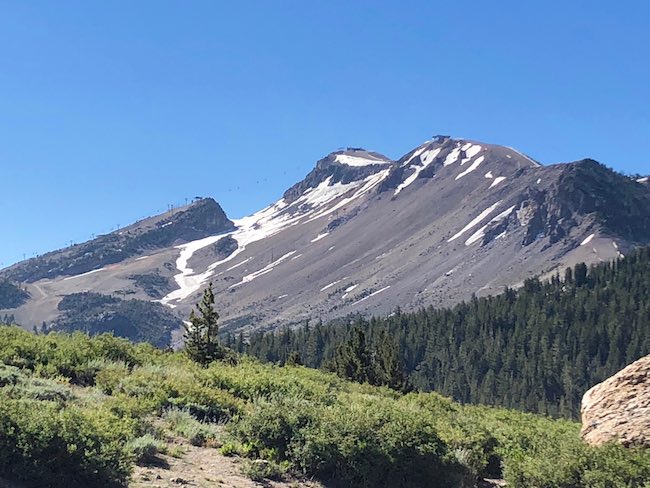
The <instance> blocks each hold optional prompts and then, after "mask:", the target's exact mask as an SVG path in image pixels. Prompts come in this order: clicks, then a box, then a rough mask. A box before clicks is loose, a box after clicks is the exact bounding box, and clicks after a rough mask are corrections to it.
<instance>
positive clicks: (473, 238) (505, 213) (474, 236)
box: [465, 205, 515, 246]
mask: <svg viewBox="0 0 650 488" xmlns="http://www.w3.org/2000/svg"><path fill="white" fill-rule="evenodd" d="M514 209H515V205H513V206H512V207H510V208H509V209H507V210H505V211H503V212H501V213H500V214H499V215H497V216H496V217H494V218H493V219H492V220H490V221H489V222H488V223H487V224H485V225H484V226H483V227H481V228H480V229H479V230H477V231H476V232H474V233H473V234H472V235H471V236H470V237H469V239H467V240H466V241H465V245H466V246H471V245H472V244H474V243H475V242H476V241H478V240H479V239H483V237H484V236H485V229H487V226H488V225H490V224H493V223H495V222H500V221H501V220H503V219H505V218H506V217H508V216H509V215H510V214H511V213H512V212H513V210H514ZM503 235H505V232H503V233H502V234H499V236H497V238H498V237H502V236H503Z"/></svg>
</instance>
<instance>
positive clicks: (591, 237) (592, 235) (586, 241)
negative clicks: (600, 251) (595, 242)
mask: <svg viewBox="0 0 650 488" xmlns="http://www.w3.org/2000/svg"><path fill="white" fill-rule="evenodd" d="M593 238H594V234H589V235H588V236H587V237H586V238H585V240H584V241H582V242H581V243H580V245H581V246H586V245H587V244H589V243H590V242H591V240H592V239H593Z"/></svg>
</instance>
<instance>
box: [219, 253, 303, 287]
mask: <svg viewBox="0 0 650 488" xmlns="http://www.w3.org/2000/svg"><path fill="white" fill-rule="evenodd" d="M294 254H296V251H295V250H294V251H290V252H288V253H286V254H285V255H283V256H282V257H280V258H278V259H276V260H275V261H273V262H271V263H269V264H267V265H266V266H264V267H263V268H262V269H260V270H257V271H255V272H253V273H250V274H247V275H246V276H244V277H243V278H242V279H241V281H240V282H239V283H235V284H234V285H231V286H229V287H228V288H236V287H238V286H241V285H243V284H244V283H250V282H251V281H253V280H254V279H255V278H259V277H260V276H262V275H265V274H266V273H270V272H271V271H273V269H274V268H275V267H276V266H277V265H278V264H280V263H281V262H282V261H285V260H286V259H288V258H290V257H291V256H293V255H294Z"/></svg>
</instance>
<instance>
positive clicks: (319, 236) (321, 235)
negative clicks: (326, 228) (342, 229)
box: [310, 232, 330, 242]
mask: <svg viewBox="0 0 650 488" xmlns="http://www.w3.org/2000/svg"><path fill="white" fill-rule="evenodd" d="M328 235H330V233H329V232H324V233H322V234H318V235H317V236H316V237H314V238H313V239H312V240H311V241H310V242H317V241H320V240H321V239H322V238H324V237H327V236H328Z"/></svg>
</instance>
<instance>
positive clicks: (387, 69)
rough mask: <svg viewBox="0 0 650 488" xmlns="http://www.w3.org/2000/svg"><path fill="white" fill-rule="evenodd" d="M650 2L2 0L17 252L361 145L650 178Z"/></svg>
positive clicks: (4, 144)
mask: <svg viewBox="0 0 650 488" xmlns="http://www.w3.org/2000/svg"><path fill="white" fill-rule="evenodd" d="M648 19H650V2H645V1H642V0H638V1H621V2H617V3H616V5H614V4H613V3H611V2H600V1H593V0H592V1H580V0H574V1H571V2H566V1H563V2H559V1H545V2H522V1H521V0H519V1H516V2H515V1H499V2H485V1H479V0H477V1H472V2H469V1H464V2H463V1H458V2H450V1H448V2H432V1H400V2H397V1H394V2H381V1H367V2H355V1H332V0H328V1H316V0H313V1H312V0H310V1H280V0H278V1H259V2H243V1H242V2H221V1H180V0H179V1H173V2H172V1H161V0H156V1H143V0H138V1H137V2H133V1H124V0H115V1H111V2H88V1H85V0H84V1H68V0H56V1H54V0H51V1H35V2H24V1H22V0H15V1H4V0H0V63H1V64H0V182H1V183H2V192H1V193H0V225H1V228H2V229H3V234H4V236H3V237H4V238H3V239H2V244H0V263H2V264H3V265H5V266H6V265H8V264H10V263H12V262H14V261H17V260H19V259H22V256H23V254H25V255H26V256H27V257H29V256H31V255H32V254H33V253H42V252H45V251H48V250H52V249H54V248H59V247H62V246H64V245H66V244H67V243H69V242H70V241H75V242H80V241H83V240H86V239H88V238H90V236H91V234H93V233H94V234H99V233H104V232H108V231H110V230H111V229H112V228H115V227H116V226H117V225H125V224H128V223H130V222H132V221H134V220H137V219H138V218H141V217H144V216H146V215H151V214H154V213H156V212H157V211H163V210H165V209H166V208H167V205H168V204H169V203H181V202H183V201H184V199H185V198H187V197H189V198H191V197H193V196H196V195H201V196H212V197H214V198H215V199H216V200H217V201H219V202H220V203H221V205H222V206H223V207H224V209H225V210H226V212H227V213H228V215H229V216H231V217H233V218H234V217H240V216H243V215H245V214H248V213H251V212H252V211H254V210H257V209H259V208H261V207H262V206H264V205H266V204H267V203H270V202H271V201H274V200H276V199H277V198H278V197H279V196H280V195H281V194H282V193H283V191H284V190H285V189H286V188H287V187H289V186H290V185H292V184H293V183H295V182H297V181H298V180H300V179H301V178H302V177H303V176H304V175H305V174H306V173H307V172H309V170H310V169H311V168H312V166H313V165H314V163H315V161H316V160H317V159H319V158H321V157H323V156H324V155H326V154H327V153H329V152H330V151H332V150H335V149H337V148H338V147H341V146H363V147H366V148H370V149H374V150H377V151H379V152H383V153H384V154H386V155H388V156H391V157H399V156H400V155H402V154H403V153H405V152H407V151H408V150H410V149H411V148H413V147H414V146H416V145H418V144H419V143H421V142H422V141H424V140H426V139H428V138H429V137H430V136H431V135H433V134H438V133H443V134H450V135H453V136H458V137H466V138H472V139H477V140H483V141H486V142H493V143H500V144H505V145H508V146H513V147H516V148H517V149H519V150H521V151H523V152H526V153H528V154H530V155H531V156H533V157H535V158H536V159H538V160H539V161H541V162H543V163H553V162H561V161H571V160H575V159H580V158H583V157H592V158H594V159H597V160H599V161H601V162H604V163H606V164H607V165H609V166H611V167H614V168H616V169H618V170H620V171H625V172H628V173H634V172H639V173H648V172H650V157H649V156H648V153H647V150H646V147H647V144H648V142H649V141H650V137H649V136H650V114H649V113H650V111H649V108H650V103H649V101H650V63H648V46H650V29H648V28H647V24H648Z"/></svg>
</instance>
